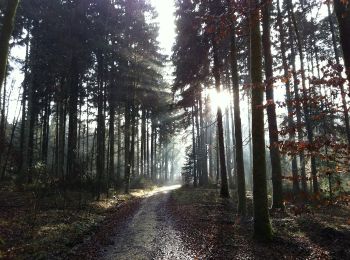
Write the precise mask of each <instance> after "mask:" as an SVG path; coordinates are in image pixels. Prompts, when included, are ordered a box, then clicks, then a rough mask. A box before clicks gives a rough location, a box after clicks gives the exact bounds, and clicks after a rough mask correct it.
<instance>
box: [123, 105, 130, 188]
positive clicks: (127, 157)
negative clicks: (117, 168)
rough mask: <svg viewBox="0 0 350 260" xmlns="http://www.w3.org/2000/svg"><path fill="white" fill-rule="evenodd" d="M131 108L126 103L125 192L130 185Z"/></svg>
mask: <svg viewBox="0 0 350 260" xmlns="http://www.w3.org/2000/svg"><path fill="white" fill-rule="evenodd" d="M130 167H131V165H130V108H129V104H125V130H124V184H125V193H126V194H128V193H129V185H130Z"/></svg>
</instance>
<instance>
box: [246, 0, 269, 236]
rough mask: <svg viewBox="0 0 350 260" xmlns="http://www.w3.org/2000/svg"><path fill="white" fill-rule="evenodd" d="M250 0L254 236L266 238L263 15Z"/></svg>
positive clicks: (267, 226) (256, 3)
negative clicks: (260, 14) (261, 15)
mask: <svg viewBox="0 0 350 260" xmlns="http://www.w3.org/2000/svg"><path fill="white" fill-rule="evenodd" d="M250 3H251V6H250V45H251V68H250V70H251V76H252V139H253V203H254V236H255V238H257V239H261V240H264V241H266V240H270V239H271V237H272V229H271V224H270V218H269V211H268V202H267V181H266V160H265V132H264V111H263V108H262V104H263V99H264V90H263V87H262V85H263V84H262V47H261V34H260V22H259V18H260V17H259V8H258V1H257V0H250Z"/></svg>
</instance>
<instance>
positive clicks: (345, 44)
mask: <svg viewBox="0 0 350 260" xmlns="http://www.w3.org/2000/svg"><path fill="white" fill-rule="evenodd" d="M334 10H335V14H336V16H337V19H338V24H339V32H340V45H341V46H342V49H343V58H344V64H345V69H346V72H347V76H348V81H349V82H350V4H349V2H344V1H343V0H334Z"/></svg>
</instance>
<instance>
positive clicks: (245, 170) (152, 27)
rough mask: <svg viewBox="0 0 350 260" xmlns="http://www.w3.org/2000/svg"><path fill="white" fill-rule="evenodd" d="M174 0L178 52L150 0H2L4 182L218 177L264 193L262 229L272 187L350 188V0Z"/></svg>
mask: <svg viewBox="0 0 350 260" xmlns="http://www.w3.org/2000/svg"><path fill="white" fill-rule="evenodd" d="M18 2H19V4H18V8H17V13H16V18H15V20H14V23H12V22H11V19H12V18H11V16H13V15H14V14H15V12H14V11H15V10H16V7H17V3H18ZM175 8H176V12H175V23H176V39H175V43H174V46H173V53H172V55H171V56H170V57H167V56H166V55H164V54H162V53H163V52H162V50H161V48H160V47H159V46H160V45H159V42H158V31H159V24H157V23H156V22H155V18H156V16H157V13H156V11H155V9H154V7H153V6H152V5H151V3H150V2H149V1H145V0H100V1H96V0H53V1H45V0H22V1H11V0H10V1H5V0H2V1H0V18H1V19H0V24H1V27H0V28H1V35H0V46H1V53H0V58H1V59H2V62H3V65H2V67H4V70H3V71H4V72H5V73H3V72H2V74H0V79H1V81H0V82H1V87H0V91H1V92H0V97H1V98H0V100H1V102H0V111H1V112H0V180H1V182H2V183H3V185H4V186H6V187H16V189H18V190H21V191H24V190H31V191H34V193H35V194H40V196H41V197H45V196H48V195H49V194H51V193H55V194H60V196H61V194H63V195H62V196H63V197H64V200H65V201H67V200H69V199H68V198H69V196H70V195H69V194H70V192H73V191H78V192H80V193H89V194H92V196H93V197H94V198H96V199H97V200H100V199H101V198H105V197H107V198H108V197H110V196H111V195H113V194H114V192H115V191H118V190H119V191H120V190H121V189H123V191H124V192H125V193H129V191H130V189H133V188H144V187H146V186H148V185H152V184H156V185H165V184H170V183H175V182H180V181H181V182H182V183H183V184H185V185H188V186H194V187H207V186H210V185H214V186H215V187H219V190H220V191H219V193H220V196H221V197H222V198H229V197H230V196H231V197H234V200H236V201H237V208H238V214H239V215H240V216H242V217H244V216H246V214H247V199H248V197H249V196H248V195H249V194H252V195H253V212H254V234H255V237H257V238H260V239H262V240H269V239H271V237H272V229H271V225H270V220H269V207H270V201H271V207H272V209H273V210H282V211H283V210H284V209H285V205H286V203H293V205H295V206H293V207H294V208H293V209H294V211H295V212H299V211H303V210H305V209H306V207H305V205H306V204H312V205H316V204H320V203H321V204H327V205H329V204H336V203H340V202H344V201H348V200H349V197H348V194H349V188H350V187H349V186H350V185H349V183H350V178H349V164H350V162H349V147H350V122H349V108H348V107H349V80H350V72H349V67H350V35H349V32H350V4H349V2H348V1H347V0H334V1H330V0H326V1H317V0H308V1H306V0H274V1H269V0H267V1H257V0H249V1H248V0H247V1H235V0H225V1H224V0H220V1H213V0H177V1H175ZM6 42H7V43H10V44H9V46H7V45H6ZM20 52H22V53H23V54H24V55H22V56H23V57H22V58H23V59H22V58H16V57H17V56H16V54H18V53H20ZM8 54H9V55H8ZM7 56H8V60H9V62H8V63H7V66H6V61H7ZM0 65H1V64H0ZM169 73H172V80H169V77H167V76H166V75H167V74H169ZM21 77H22V78H23V81H22V82H18V79H21ZM19 83H20V84H19ZM37 196H39V195H37ZM79 200H81V197H79Z"/></svg>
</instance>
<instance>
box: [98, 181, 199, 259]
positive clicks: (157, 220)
mask: <svg viewBox="0 0 350 260" xmlns="http://www.w3.org/2000/svg"><path fill="white" fill-rule="evenodd" d="M175 188H178V187H177V186H171V187H165V188H163V189H161V190H159V191H157V192H155V193H154V194H152V195H151V196H149V197H147V198H145V199H144V200H143V201H142V204H141V207H140V209H139V210H138V211H137V212H136V213H135V214H134V216H133V217H132V218H131V219H130V220H129V222H128V223H127V225H125V227H124V228H123V229H120V230H119V231H118V234H116V236H115V237H114V238H113V240H114V244H113V245H111V246H109V247H107V248H105V249H104V254H103V259H119V260H121V259H128V260H129V259H134V260H137V259H193V258H194V255H193V253H192V252H190V251H189V250H188V249H187V248H186V246H185V244H184V241H183V240H182V239H181V236H180V234H179V232H178V231H176V230H175V229H174V225H173V221H172V218H171V216H170V214H169V213H168V212H167V210H166V207H165V204H166V202H167V200H168V199H169V196H170V191H171V190H173V189H175Z"/></svg>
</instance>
